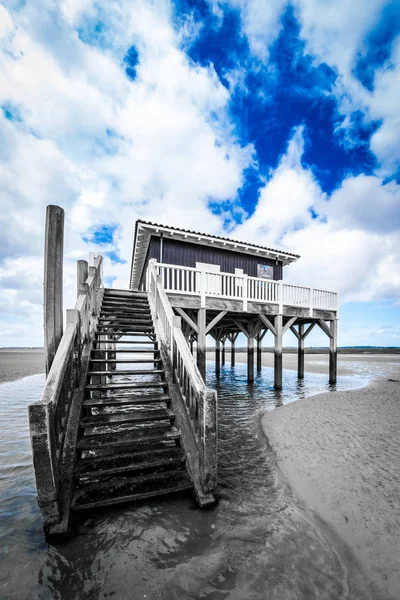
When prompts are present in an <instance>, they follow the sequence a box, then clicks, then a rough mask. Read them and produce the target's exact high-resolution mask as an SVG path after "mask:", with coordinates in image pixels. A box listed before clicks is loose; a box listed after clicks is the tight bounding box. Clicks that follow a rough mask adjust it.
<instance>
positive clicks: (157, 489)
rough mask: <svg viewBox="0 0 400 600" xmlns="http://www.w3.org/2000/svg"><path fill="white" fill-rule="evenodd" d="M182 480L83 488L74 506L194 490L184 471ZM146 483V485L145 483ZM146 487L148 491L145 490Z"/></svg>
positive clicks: (83, 507)
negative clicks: (85, 490)
mask: <svg viewBox="0 0 400 600" xmlns="http://www.w3.org/2000/svg"><path fill="white" fill-rule="evenodd" d="M181 473H182V474H181V478H180V480H178V481H176V480H174V479H172V480H171V481H170V482H169V484H168V485H166V484H165V481H164V482H163V481H162V480H161V481H160V480H155V481H154V480H153V481H147V482H138V483H137V484H136V485H135V483H134V482H132V483H131V484H130V485H129V484H126V485H125V487H124V488H122V489H121V488H114V489H113V488H111V489H110V487H109V488H108V493H107V489H103V490H98V489H93V490H91V491H90V493H86V494H85V493H84V490H82V491H81V492H80V493H79V495H76V496H75V498H74V500H73V504H72V508H73V510H74V511H81V510H87V509H92V510H93V509H94V508H101V507H103V506H112V505H115V504H125V503H127V502H137V501H139V500H147V499H149V498H155V497H158V496H166V495H169V494H174V493H182V492H189V491H192V490H193V484H192V482H191V481H190V479H189V477H188V476H187V474H186V473H185V472H184V471H182V472H181ZM144 483H145V484H146V485H144ZM143 489H146V491H143Z"/></svg>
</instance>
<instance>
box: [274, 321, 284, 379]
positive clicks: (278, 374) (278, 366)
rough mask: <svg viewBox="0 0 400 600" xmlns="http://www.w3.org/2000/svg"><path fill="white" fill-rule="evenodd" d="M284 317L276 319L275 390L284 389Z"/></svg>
mask: <svg viewBox="0 0 400 600" xmlns="http://www.w3.org/2000/svg"><path fill="white" fill-rule="evenodd" d="M282 321H283V319H282V315H276V317H275V329H276V335H275V348H274V388H275V389H276V390H281V389H282V337H283V334H282Z"/></svg>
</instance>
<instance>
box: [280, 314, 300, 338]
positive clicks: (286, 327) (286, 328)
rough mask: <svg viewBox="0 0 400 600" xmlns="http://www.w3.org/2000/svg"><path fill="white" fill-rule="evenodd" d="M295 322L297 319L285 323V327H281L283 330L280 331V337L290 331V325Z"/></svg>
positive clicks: (293, 318)
mask: <svg viewBox="0 0 400 600" xmlns="http://www.w3.org/2000/svg"><path fill="white" fill-rule="evenodd" d="M296 320H297V317H291V318H290V319H289V321H288V322H287V323H286V325H285V326H284V327H283V329H282V335H283V334H284V333H286V332H287V330H288V329H290V328H291V326H292V325H293V324H294V323H295V321H296Z"/></svg>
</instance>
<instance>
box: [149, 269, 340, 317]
mask: <svg viewBox="0 0 400 600" xmlns="http://www.w3.org/2000/svg"><path fill="white" fill-rule="evenodd" d="M156 268H157V271H158V273H159V275H160V277H161V282H162V284H163V287H164V290H165V292H166V293H167V295H168V297H169V300H170V303H171V305H172V306H173V307H175V308H185V309H199V308H207V309H208V310H211V311H213V310H214V311H219V310H226V311H230V312H235V313H249V315H251V314H264V315H271V316H275V315H279V314H281V315H283V317H288V318H290V317H298V318H299V319H301V320H302V321H303V322H306V321H308V322H310V321H312V320H314V319H325V320H332V319H336V318H337V312H338V294H337V293H335V292H331V291H327V290H322V289H319V288H312V287H306V286H301V285H293V284H290V283H285V282H283V281H274V280H270V279H261V278H257V277H248V276H247V275H238V274H232V273H223V272H212V271H203V270H199V269H196V268H190V267H182V266H179V265H169V264H162V263H161V264H160V263H156Z"/></svg>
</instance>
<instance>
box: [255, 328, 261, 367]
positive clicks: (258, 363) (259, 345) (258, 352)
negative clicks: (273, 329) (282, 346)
mask: <svg viewBox="0 0 400 600" xmlns="http://www.w3.org/2000/svg"><path fill="white" fill-rule="evenodd" d="M256 340H257V372H258V373H259V372H260V371H261V368H262V348H261V340H262V337H261V334H258V336H257V337H256Z"/></svg>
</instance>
